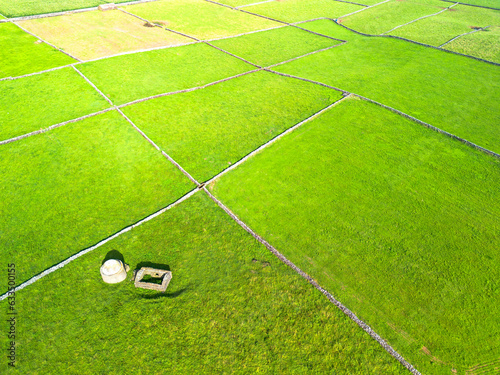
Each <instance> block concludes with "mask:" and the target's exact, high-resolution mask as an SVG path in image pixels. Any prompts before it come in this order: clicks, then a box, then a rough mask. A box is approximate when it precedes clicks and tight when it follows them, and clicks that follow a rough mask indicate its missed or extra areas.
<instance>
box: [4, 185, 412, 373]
mask: <svg viewBox="0 0 500 375" xmlns="http://www.w3.org/2000/svg"><path fill="white" fill-rule="evenodd" d="M113 254H114V257H117V256H119V255H122V256H123V258H124V261H125V263H127V264H129V265H130V268H131V270H130V271H129V273H128V277H127V279H126V280H125V281H123V282H121V283H120V284H114V285H109V284H105V283H104V282H103V281H102V279H101V276H100V274H99V267H100V266H101V264H102V262H103V261H104V259H106V258H108V257H110V256H113ZM143 266H153V267H156V268H162V269H169V270H170V271H171V272H172V276H173V277H172V281H171V282H170V285H169V287H168V289H167V291H166V293H164V294H163V293H158V292H155V291H150V290H144V289H137V288H135V287H134V283H133V281H131V278H132V277H133V276H132V270H134V269H136V268H140V267H143ZM2 303H3V307H4V308H6V303H7V301H3V302H2ZM16 308H18V310H19V311H20V312H21V311H22V312H23V313H24V314H25V315H26V316H29V319H19V321H18V323H17V324H18V326H17V329H18V331H19V332H23V334H22V335H19V336H18V339H17V340H18V345H19V347H22V348H23V350H22V354H19V361H18V363H16V367H17V368H18V369H19V372H20V373H23V374H36V373H40V374H63V373H64V374H66V373H78V374H112V373H120V374H125V373H130V374H140V373H143V374H188V373H193V374H216V373H226V372H228V373H241V369H245V370H248V372H249V373H255V372H262V373H277V374H300V373H318V374H347V373H356V374H401V375H403V374H405V373H406V372H407V371H406V370H405V369H404V368H403V367H402V366H401V365H400V364H399V363H398V362H396V360H394V359H393V358H392V357H391V356H390V355H389V354H388V353H387V352H386V351H385V350H384V349H383V348H382V347H381V346H380V345H378V344H377V343H376V342H375V341H374V340H373V339H372V338H371V337H369V336H368V334H366V333H365V332H364V331H362V330H361V329H360V328H359V327H358V326H357V325H356V324H355V323H354V322H352V321H351V320H349V319H348V318H347V317H346V316H345V315H343V314H342V313H341V312H340V310H339V309H337V308H336V307H335V306H334V305H333V304H332V303H330V302H329V301H328V300H327V299H326V298H325V297H324V296H323V295H322V294H321V293H320V292H319V291H317V290H316V289H314V288H313V287H311V286H310V285H309V284H308V283H307V282H306V281H305V280H304V279H302V278H301V277H300V276H299V275H297V274H296V273H295V272H294V271H292V270H291V269H290V268H288V267H287V266H285V265H284V264H283V263H281V262H280V261H278V259H276V258H275V257H274V256H273V255H272V254H271V253H270V252H269V251H268V250H267V249H266V248H265V247H264V246H262V245H260V244H259V243H258V242H257V241H255V240H254V239H253V238H252V237H251V236H250V235H249V234H248V233H247V232H245V231H244V230H243V229H242V228H241V227H239V226H238V225H237V224H236V223H235V222H233V221H232V219H230V217H229V216H228V215H227V214H226V213H224V212H223V211H222V210H221V209H219V208H218V206H217V205H216V204H215V203H213V202H212V201H211V200H210V199H209V198H208V197H207V196H206V195H205V194H204V193H201V192H199V193H197V194H196V195H194V196H193V197H191V198H189V200H188V201H185V202H183V203H181V204H180V205H179V206H177V207H174V208H173V209H171V210H169V211H167V212H165V213H164V214H162V215H160V216H158V217H156V218H155V219H153V220H151V221H149V222H147V223H145V224H144V225H142V226H140V227H137V228H135V229H133V230H132V231H130V232H128V233H125V234H124V235H123V236H120V237H118V238H116V239H114V240H112V241H110V242H109V243H108V244H106V245H105V246H103V247H101V248H98V249H96V250H94V251H93V252H92V253H90V254H87V255H85V256H84V257H82V258H79V259H77V260H76V261H74V262H72V263H70V264H68V265H67V266H66V267H64V268H62V269H60V270H58V271H56V272H55V273H52V274H50V275H48V276H47V277H45V278H43V279H41V280H39V281H38V282H36V283H34V284H32V285H30V286H29V287H27V288H26V289H24V290H22V291H19V292H18V297H17V304H16ZM40 337H44V340H40V339H39V338H40ZM48 343H50V345H47V344H48ZM89 343H91V344H89ZM110 343H112V347H111V346H110V345H111V344H110ZM1 344H2V345H3V346H4V347H8V346H6V345H8V343H7V335H2V339H1ZM165 348H168V350H165ZM69 353H72V354H71V356H72V358H71V361H68V356H69V355H70V354H69ZM180 353H182V355H181V354H180ZM23 358H29V360H23ZM46 358H51V360H50V361H47V360H46ZM90 358H91V359H92V360H89V359H90ZM7 367H8V366H7V362H6V361H2V362H1V363H0V371H2V372H6V371H7Z"/></svg>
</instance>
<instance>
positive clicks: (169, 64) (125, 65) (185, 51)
mask: <svg viewBox="0 0 500 375" xmlns="http://www.w3.org/2000/svg"><path fill="white" fill-rule="evenodd" d="M78 69H80V70H81V71H82V72H83V73H84V74H85V75H86V76H87V77H88V78H90V80H91V81H92V82H93V83H94V84H95V85H97V87H98V88H99V89H100V90H102V91H103V92H104V94H106V95H107V96H108V97H109V98H110V99H111V100H112V101H113V103H114V104H117V105H118V104H124V103H127V102H130V101H133V100H136V99H141V98H145V97H149V96H153V95H157V94H162V93H166V92H171V91H177V90H183V89H187V88H192V87H197V86H201V85H204V84H207V83H210V82H214V81H217V80H220V79H223V78H227V77H231V76H233V75H237V74H239V73H243V72H246V71H249V70H252V69H255V68H254V67H253V66H252V65H250V64H247V63H245V62H243V61H241V60H239V59H237V58H235V57H232V56H229V55H228V54H225V53H224V52H221V51H218V50H216V49H215V48H213V47H210V46H208V45H205V44H194V45H188V46H182V47H175V48H167V49H162V50H156V51H148V52H144V53H139V54H133V55H125V56H117V57H112V58H109V59H105V60H99V61H93V62H88V63H85V64H82V65H79V66H78Z"/></svg>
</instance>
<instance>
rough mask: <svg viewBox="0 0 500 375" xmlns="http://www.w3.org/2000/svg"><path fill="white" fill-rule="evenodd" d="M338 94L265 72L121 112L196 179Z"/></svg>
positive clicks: (226, 164) (203, 178)
mask: <svg viewBox="0 0 500 375" xmlns="http://www.w3.org/2000/svg"><path fill="white" fill-rule="evenodd" d="M340 98H341V94H340V93H339V92H336V91H334V90H331V89H328V88H325V87H321V86H318V85H314V84H311V83H308V82H304V81H300V80H295V79H292V78H285V77H281V76H278V75H275V74H272V73H268V72H257V73H252V74H249V75H246V76H243V77H239V78H236V79H233V80H230V81H227V82H224V83H220V84H217V85H214V86H211V87H207V88H205V89H202V90H197V91H192V92H188V93H182V94H176V95H172V96H166V97H162V98H159V99H154V100H151V101H147V102H143V103H139V104H134V105H132V106H130V107H124V108H123V111H124V113H125V114H126V115H127V116H128V117H129V118H130V119H131V120H132V121H133V122H134V123H135V124H136V125H137V126H138V127H139V128H140V129H141V130H142V131H144V132H145V133H146V134H147V136H148V137H149V138H151V139H152V140H153V141H154V142H155V143H156V144H157V145H158V146H160V148H162V149H163V150H164V151H165V152H166V153H168V154H169V155H170V156H171V157H172V158H173V159H174V160H175V161H177V162H178V163H179V164H180V165H182V167H183V168H184V169H186V170H187V171H188V172H189V173H190V174H192V175H193V177H194V178H196V179H197V180H199V181H206V180H208V179H209V178H210V177H212V176H214V175H216V174H217V173H219V172H221V171H222V170H224V169H226V168H227V167H229V166H230V165H231V164H233V163H235V162H236V161H238V160H239V159H241V158H242V157H244V156H245V155H246V154H248V153H250V152H251V151H253V150H254V149H256V148H258V147H259V146H260V145H262V144H264V143H266V142H267V141H269V140H271V139H272V138H273V137H275V136H276V135H278V134H280V133H282V132H283V131H285V130H286V129H288V128H290V127H292V126H293V125H295V124H297V123H298V122H300V121H302V120H304V119H305V118H307V117H309V116H311V115H313V114H314V113H316V112H317V111H319V110H321V109H323V108H325V107H326V106H328V105H329V104H331V103H333V102H334V101H336V100H338V99H340Z"/></svg>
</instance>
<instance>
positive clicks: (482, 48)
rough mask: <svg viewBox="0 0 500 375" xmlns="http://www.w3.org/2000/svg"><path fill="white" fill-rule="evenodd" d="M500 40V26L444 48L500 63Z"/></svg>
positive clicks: (466, 37) (471, 35)
mask: <svg viewBox="0 0 500 375" xmlns="http://www.w3.org/2000/svg"><path fill="white" fill-rule="evenodd" d="M499 40H500V26H493V27H489V28H488V29H486V30H484V31H478V32H476V33H474V34H470V35H464V36H463V37H460V38H458V39H455V40H454V41H452V42H450V43H448V44H446V45H445V46H443V48H444V49H448V50H450V51H455V52H460V53H465V54H467V55H473V56H476V57H479V58H482V59H485V60H489V61H494V62H497V63H500V43H499V42H498V41H499Z"/></svg>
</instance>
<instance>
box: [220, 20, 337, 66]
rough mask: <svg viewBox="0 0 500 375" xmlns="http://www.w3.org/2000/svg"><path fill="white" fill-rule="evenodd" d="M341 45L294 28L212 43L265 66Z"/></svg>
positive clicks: (332, 40) (284, 28)
mask: <svg viewBox="0 0 500 375" xmlns="http://www.w3.org/2000/svg"><path fill="white" fill-rule="evenodd" d="M339 43H341V42H340V41H338V40H334V39H329V38H325V37H321V36H319V35H315V34H312V33H308V32H307V31H304V30H300V29H297V28H295V27H283V28H279V29H274V30H269V31H261V32H258V33H254V34H249V35H243V36H240V37H237V38H230V39H223V40H218V41H213V42H212V44H213V45H215V46H217V47H220V48H222V49H224V50H226V51H229V52H231V53H233V54H235V55H237V56H240V57H243V58H245V59H247V60H248V61H250V62H253V63H254V64H258V65H260V66H269V65H271V64H276V63H279V62H282V61H286V60H289V59H291V58H294V57H298V56H301V55H305V54H307V53H309V52H314V51H317V50H320V49H323V48H327V47H331V46H334V45H336V44H339Z"/></svg>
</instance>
